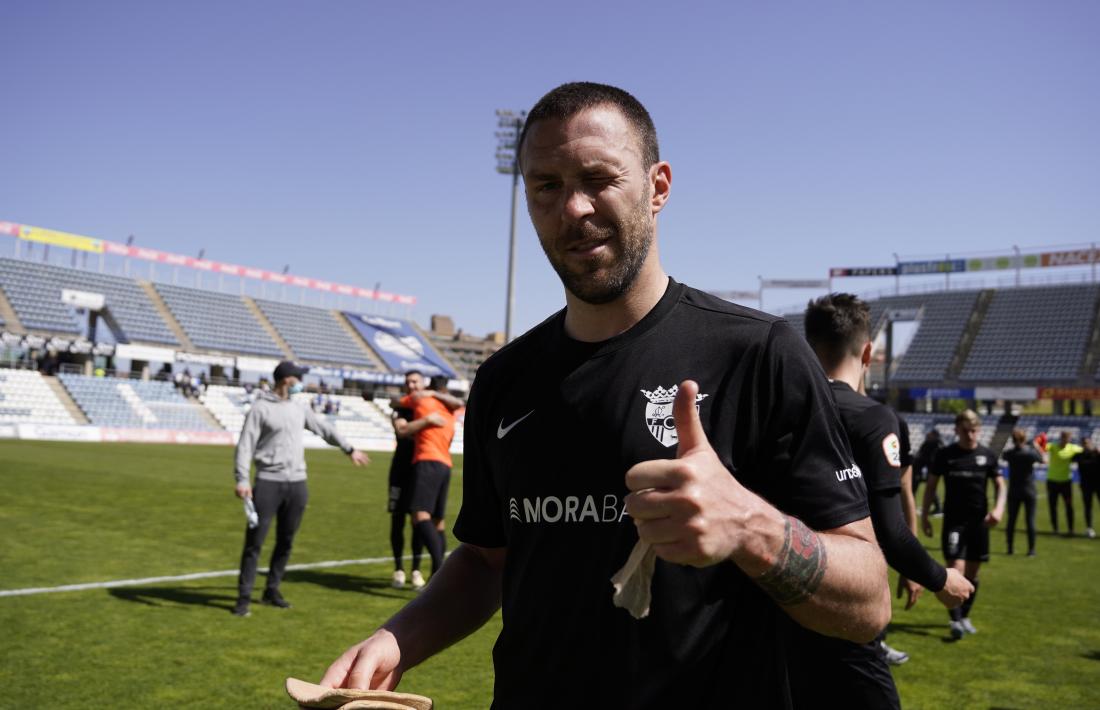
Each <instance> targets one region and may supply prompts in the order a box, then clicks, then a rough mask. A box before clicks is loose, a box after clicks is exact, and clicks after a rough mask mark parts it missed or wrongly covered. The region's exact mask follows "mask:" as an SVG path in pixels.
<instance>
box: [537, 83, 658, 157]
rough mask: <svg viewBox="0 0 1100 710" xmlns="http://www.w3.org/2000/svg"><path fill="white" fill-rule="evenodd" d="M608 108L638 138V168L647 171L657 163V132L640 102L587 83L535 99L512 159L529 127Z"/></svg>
mask: <svg viewBox="0 0 1100 710" xmlns="http://www.w3.org/2000/svg"><path fill="white" fill-rule="evenodd" d="M608 104H610V105H612V106H614V107H616V108H617V109H619V111H621V112H622V114H623V116H624V117H625V118H626V120H627V122H628V123H630V125H631V126H632V127H633V128H634V131H635V132H636V133H637V134H638V143H639V144H640V147H641V149H642V164H643V165H644V166H645V167H647V168H648V167H649V166H651V165H653V164H654V163H656V162H657V161H659V160H660V159H661V153H660V150H659V148H658V146H657V129H656V128H655V127H654V126H653V119H652V118H650V117H649V111H646V110H645V106H642V102H640V101H638V99H636V98H634V97H633V96H631V95H630V94H628V93H627V92H625V91H623V90H622V89H619V88H617V87H614V86H609V85H607V84H596V83H593V82H590V81H574V82H570V83H568V84H562V85H561V86H559V87H558V88H556V89H553V90H551V91H550V92H549V93H548V94H546V95H545V96H543V97H542V98H541V99H539V100H538V103H536V104H535V105H534V107H533V108H532V109H531V111H530V113H528V114H527V119H526V121H525V122H524V124H523V130H521V131H520V134H519V140H518V141H517V142H516V155H517V156H519V155H520V154H521V151H522V150H523V142H524V141H525V140H526V139H527V132H528V131H529V130H530V129H531V126H533V125H535V124H536V123H538V122H539V121H546V120H549V119H557V120H560V121H563V120H565V119H567V118H569V117H571V116H575V115H577V114H578V113H580V112H581V111H584V110H586V109H590V108H595V107H596V106H604V105H608Z"/></svg>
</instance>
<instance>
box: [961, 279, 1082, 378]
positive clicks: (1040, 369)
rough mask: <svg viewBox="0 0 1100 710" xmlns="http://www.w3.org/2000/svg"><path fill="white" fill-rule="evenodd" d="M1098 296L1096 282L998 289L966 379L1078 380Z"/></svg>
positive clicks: (972, 352)
mask: <svg viewBox="0 0 1100 710" xmlns="http://www.w3.org/2000/svg"><path fill="white" fill-rule="evenodd" d="M1098 295H1100V288H1098V287H1097V286H1095V285H1091V284H1089V285H1078V286H1060V287H1057V288H1052V287H1041V288H1018V289H1002V290H999V291H997V292H996V293H995V294H994V296H993V301H992V303H991V304H990V307H989V310H988V312H987V313H986V315H985V319H984V320H983V321H982V324H981V328H980V329H979V330H978V334H977V337H976V339H975V341H974V345H973V346H972V348H971V350H970V355H969V357H968V358H967V360H966V365H965V366H964V367H963V370H962V372H961V373H960V375H959V379H960V381H966V382H1006V383H1008V382H1058V381H1073V380H1076V379H1077V377H1078V375H1079V373H1080V369H1081V365H1082V362H1083V360H1084V356H1085V349H1086V347H1087V346H1088V341H1089V337H1090V336H1091V334H1092V327H1093V322H1094V320H1095V318H1096V309H1097V297H1098Z"/></svg>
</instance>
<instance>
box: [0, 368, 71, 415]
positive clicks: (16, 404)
mask: <svg viewBox="0 0 1100 710" xmlns="http://www.w3.org/2000/svg"><path fill="white" fill-rule="evenodd" d="M0 423H5V424H13V423H18V424H76V423H77V422H76V421H75V420H74V419H73V417H72V415H70V414H69V412H68V411H67V410H66V409H65V406H64V405H63V404H62V403H61V402H60V401H59V400H58V398H57V395H55V394H54V393H53V391H52V390H51V389H50V387H49V385H47V384H46V381H45V380H44V379H43V377H42V375H40V374H39V373H38V372H35V371H34V370H0Z"/></svg>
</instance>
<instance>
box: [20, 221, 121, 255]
mask: <svg viewBox="0 0 1100 710" xmlns="http://www.w3.org/2000/svg"><path fill="white" fill-rule="evenodd" d="M19 238H20V239H22V240H23V241H26V242H40V243H42V244H50V245H52V246H58V247H64V248H65V249H78V250H80V251H90V252H94V253H96V254H102V253H103V240H102V239H92V238H91V237H82V236H80V235H79V234H69V233H68V232H58V231H55V230H52V229H43V228H42V227H32V226H30V225H27V224H23V225H19Z"/></svg>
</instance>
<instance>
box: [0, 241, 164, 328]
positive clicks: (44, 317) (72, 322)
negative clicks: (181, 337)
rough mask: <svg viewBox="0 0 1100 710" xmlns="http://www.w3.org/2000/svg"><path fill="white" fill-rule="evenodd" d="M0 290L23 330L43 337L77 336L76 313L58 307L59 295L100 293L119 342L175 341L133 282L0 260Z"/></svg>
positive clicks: (61, 268) (4, 259) (77, 323)
mask: <svg viewBox="0 0 1100 710" xmlns="http://www.w3.org/2000/svg"><path fill="white" fill-rule="evenodd" d="M0 288H3V289H4V293H5V295H6V296H7V298H8V301H9V302H10V303H11V306H12V308H13V309H14V310H15V312H16V314H17V315H18V316H19V320H20V321H21V322H22V324H23V326H24V327H25V328H28V329H30V330H37V331H42V332H47V333H56V334H68V335H75V334H80V333H81V332H82V331H83V330H84V328H83V325H82V324H81V322H80V321H79V320H78V318H77V315H76V313H75V311H74V310H73V309H72V308H71V307H70V306H68V305H66V304H64V303H62V302H61V290H62V289H74V290H79V291H90V292H93V293H102V294H103V295H104V296H105V297H106V305H107V309H108V311H110V314H111V316H112V317H113V318H114V320H115V322H116V323H118V325H119V327H120V328H121V329H122V331H123V332H122V333H116V336H117V337H118V339H119V340H121V341H123V342H129V341H140V342H148V343H162V344H167V345H176V344H178V343H177V339H176V337H175V336H174V335H172V332H171V331H170V330H169V329H168V326H167V325H166V324H165V323H164V320H163V319H162V318H161V317H160V316H159V315H158V314H157V312H156V309H155V308H154V307H153V304H152V303H150V301H149V298H148V297H147V296H146V295H145V293H144V292H143V291H142V290H141V288H140V287H139V286H138V284H137V282H136V281H134V280H133V279H128V278H124V277H120V276H109V275H107V274H99V273H96V272H93V271H84V270H81V269H69V268H65V267H60V266H53V265H50V264H41V263H38V262H33V261H21V260H17V259H7V258H0Z"/></svg>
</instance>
